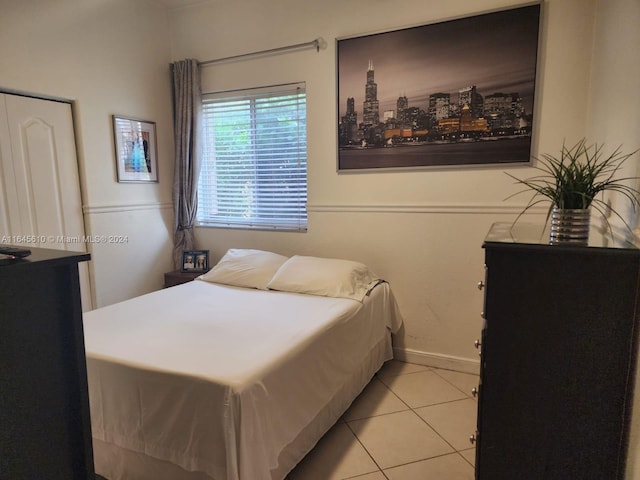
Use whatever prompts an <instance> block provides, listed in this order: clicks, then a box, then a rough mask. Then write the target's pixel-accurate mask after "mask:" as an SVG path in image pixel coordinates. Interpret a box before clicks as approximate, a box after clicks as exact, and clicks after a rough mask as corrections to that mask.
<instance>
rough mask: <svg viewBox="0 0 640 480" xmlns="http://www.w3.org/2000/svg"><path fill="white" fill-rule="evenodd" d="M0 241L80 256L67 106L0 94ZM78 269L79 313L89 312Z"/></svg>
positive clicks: (85, 278) (86, 287)
mask: <svg viewBox="0 0 640 480" xmlns="http://www.w3.org/2000/svg"><path fill="white" fill-rule="evenodd" d="M0 182H1V183H0V187H1V189H2V191H1V192H0V228H1V229H2V231H0V237H2V236H4V237H5V239H9V240H11V242H10V243H13V244H19V245H25V246H32V247H41V248H50V249H55V250H69V251H74V252H86V251H87V245H86V243H85V242H84V237H85V231H84V220H83V215H82V198H81V195H80V180H79V176H78V161H77V157H76V147H75V137H74V130H73V117H72V114H71V105H70V104H69V103H65V102H57V101H51V100H43V99H37V98H30V97H23V96H19V95H9V94H0ZM79 266H80V285H81V289H82V305H83V309H84V310H85V311H86V310H90V309H91V308H92V302H91V289H90V284H89V271H88V265H87V263H86V262H82V263H80V264H79Z"/></svg>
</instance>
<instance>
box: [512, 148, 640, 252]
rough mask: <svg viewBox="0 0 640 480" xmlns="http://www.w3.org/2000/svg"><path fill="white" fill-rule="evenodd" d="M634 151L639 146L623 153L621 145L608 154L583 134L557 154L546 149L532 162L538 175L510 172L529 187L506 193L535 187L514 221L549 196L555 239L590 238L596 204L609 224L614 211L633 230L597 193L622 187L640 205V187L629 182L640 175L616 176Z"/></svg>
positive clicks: (572, 241) (582, 239)
mask: <svg viewBox="0 0 640 480" xmlns="http://www.w3.org/2000/svg"><path fill="white" fill-rule="evenodd" d="M636 152H638V150H635V151H633V152H631V153H626V154H625V153H622V152H621V147H618V148H616V149H615V150H614V151H613V153H611V154H609V155H605V154H604V152H603V145H598V144H596V143H594V144H592V145H587V142H586V139H582V140H580V141H579V142H578V143H576V144H575V145H574V146H573V147H567V146H566V145H565V144H564V143H563V144H562V149H561V150H560V155H559V156H554V155H550V154H543V155H542V157H541V158H537V159H536V160H537V165H535V167H534V168H536V169H537V170H539V171H540V172H541V174H540V175H536V176H534V177H531V178H528V179H524V180H521V179H519V178H516V177H515V176H513V175H511V174H510V173H507V175H509V176H510V177H511V178H513V179H514V180H516V182H517V183H520V184H522V185H524V186H526V187H527V188H526V189H525V190H522V191H520V192H516V193H515V194H513V195H510V196H509V197H508V198H511V197H513V196H514V195H519V194H521V193H525V192H531V191H533V196H532V197H531V200H529V203H528V204H527V206H526V207H525V208H524V210H523V211H522V212H521V213H520V214H519V215H518V217H517V218H516V221H518V219H519V218H520V216H522V215H523V214H524V213H525V212H526V211H527V210H529V209H530V208H531V207H533V206H534V205H538V204H539V203H541V202H550V205H549V210H548V212H547V218H546V221H545V227H546V225H547V223H548V222H549V218H551V234H550V235H551V236H550V241H551V243H565V242H568V243H579V244H586V243H587V241H588V236H589V224H590V218H591V209H592V208H593V209H594V210H596V211H597V212H598V213H600V214H601V215H602V217H603V218H604V219H605V221H606V222H607V225H608V224H609V222H608V221H607V213H608V212H609V211H611V212H612V213H613V214H614V215H616V216H617V217H618V218H619V219H620V220H622V222H623V223H624V224H625V226H626V227H627V228H628V229H629V231H631V227H629V225H628V224H627V222H626V221H625V219H624V218H622V216H621V215H620V214H619V213H618V212H617V211H615V210H614V209H611V207H610V205H608V204H607V203H605V201H604V200H603V199H602V198H598V194H600V193H602V192H605V191H612V192H619V193H621V194H622V195H624V196H625V197H626V198H627V199H628V200H629V201H630V202H631V204H632V205H633V207H634V209H635V208H636V207H638V206H640V192H639V191H638V190H636V189H635V188H633V187H631V186H629V185H627V184H625V182H627V181H629V180H635V179H637V178H638V177H622V178H617V177H616V175H617V174H618V173H619V171H620V168H621V167H622V166H623V164H624V163H625V162H626V161H627V160H628V159H629V157H631V156H632V155H634V154H635V153H636ZM609 229H610V230H611V226H610V225H609Z"/></svg>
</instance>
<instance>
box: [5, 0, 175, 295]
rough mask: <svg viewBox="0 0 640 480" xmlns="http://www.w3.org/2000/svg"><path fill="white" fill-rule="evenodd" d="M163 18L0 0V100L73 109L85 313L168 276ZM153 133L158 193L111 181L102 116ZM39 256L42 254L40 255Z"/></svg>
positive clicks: (107, 0)
mask: <svg viewBox="0 0 640 480" xmlns="http://www.w3.org/2000/svg"><path fill="white" fill-rule="evenodd" d="M167 30H168V19H167V14H166V10H165V9H163V8H159V7H157V6H156V5H155V4H154V3H152V2H150V1H147V0H137V1H129V0H56V1H51V0H21V1H20V2H17V1H12V0H0V90H2V89H5V90H13V91H19V92H26V93H31V94H38V95H45V96H53V97H58V98H63V99H68V100H71V101H73V111H74V118H75V124H76V137H77V144H78V157H79V166H80V176H81V184H82V185H81V186H82V192H83V206H84V211H85V223H86V227H87V232H86V233H87V235H92V236H97V235H120V236H124V237H126V238H127V239H128V241H127V242H126V243H117V244H108V243H107V244H92V245H89V251H90V252H91V254H92V262H91V271H92V280H93V286H94V296H95V299H94V304H95V305H96V306H102V305H106V304H109V303H113V302H115V301H118V300H122V299H124V298H129V297H132V296H135V295H138V294H141V293H145V292H148V291H151V290H155V289H158V288H160V287H161V286H162V280H163V279H162V274H163V272H165V271H167V270H170V269H172V268H171V237H170V235H168V233H169V232H170V230H171V228H172V227H171V225H172V222H173V210H172V208H171V185H172V182H173V170H172V162H173V160H172V157H173V127H172V114H171V94H170V77H169V69H168V63H169V40H168V36H167ZM113 114H118V115H123V116H129V117H136V118H142V119H145V120H150V121H155V122H156V123H157V125H156V128H157V139H158V161H159V177H160V183H158V184H121V183H117V181H116V171H115V157H114V147H113V133H112V126H111V122H112V121H111V115H113ZM43 246H44V245H43Z"/></svg>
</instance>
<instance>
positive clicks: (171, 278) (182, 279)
mask: <svg viewBox="0 0 640 480" xmlns="http://www.w3.org/2000/svg"><path fill="white" fill-rule="evenodd" d="M204 273H205V272H181V271H180V270H174V271H173V272H167V273H165V274H164V288H169V287H173V286H174V285H180V284H181V283H187V282H190V281H191V280H193V279H194V278H196V277H199V276H200V275H202V274H204Z"/></svg>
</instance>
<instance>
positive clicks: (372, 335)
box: [84, 281, 401, 480]
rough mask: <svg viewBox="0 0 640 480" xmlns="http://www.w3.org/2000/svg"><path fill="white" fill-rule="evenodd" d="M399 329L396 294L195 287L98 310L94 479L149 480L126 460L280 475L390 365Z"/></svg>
mask: <svg viewBox="0 0 640 480" xmlns="http://www.w3.org/2000/svg"><path fill="white" fill-rule="evenodd" d="M400 322H401V318H400V315H399V313H398V311H397V306H396V303H395V301H394V299H393V295H392V294H391V291H390V289H389V286H388V285H387V284H381V285H379V286H378V287H376V288H375V289H374V290H373V291H372V293H371V295H370V296H369V297H367V298H366V299H365V301H364V302H363V303H360V302H358V301H355V300H350V299H343V298H331V297H320V296H312V295H304V294H295V293H284V292H274V291H260V290H255V289H247V288H239V287H229V286H223V285H219V284H211V283H206V282H202V281H195V282H190V283H187V284H183V285H180V286H177V287H172V288H169V289H165V290H162V291H159V292H154V293H151V294H148V295H144V296H142V297H138V298H134V299H131V300H128V301H125V302H122V303H119V304H115V305H112V306H108V307H104V308H101V309H98V310H94V311H92V312H88V313H86V314H85V316H84V332H85V348H86V352H87V369H88V380H89V398H90V403H91V423H92V431H93V436H94V439H95V445H94V449H95V450H96V470H97V472H98V473H100V474H102V475H104V476H106V477H107V478H109V480H117V479H119V478H123V479H124V478H127V479H130V478H145V477H144V476H140V477H137V476H134V475H131V474H130V473H127V472H126V469H127V468H128V467H127V462H126V461H124V460H122V461H121V462H118V461H116V459H115V458H114V452H115V455H116V456H117V455H122V456H123V458H124V456H129V457H131V458H135V456H136V455H137V456H138V457H141V456H144V457H146V458H147V459H154V460H157V461H159V462H161V465H162V464H164V465H166V466H167V467H168V466H169V464H171V467H172V468H173V467H177V468H179V469H180V471H184V473H188V472H202V473H201V474H200V475H202V476H198V478H213V479H215V480H238V479H241V480H262V479H272V478H282V476H284V474H286V473H287V471H288V469H290V468H291V467H293V466H294V465H295V463H296V462H297V461H299V460H300V459H301V458H302V456H304V454H305V453H306V452H307V451H308V450H309V449H310V448H312V446H313V444H314V443H315V442H316V441H317V440H318V439H319V438H320V436H321V435H322V433H324V431H326V430H327V429H328V428H329V427H330V426H331V425H332V424H333V423H334V422H335V421H336V420H337V418H339V416H340V415H341V414H342V413H343V411H344V409H345V408H346V407H348V405H349V403H350V402H351V401H352V400H353V399H354V398H355V396H356V395H357V394H358V393H359V392H360V390H361V389H362V388H363V387H364V385H366V383H367V382H368V381H369V379H370V378H371V375H373V373H374V372H375V371H376V370H377V369H378V368H379V367H380V366H381V363H382V362H383V361H384V360H388V359H390V358H391V357H392V351H391V340H390V333H389V332H390V331H393V332H395V331H397V329H398V328H399V327H400ZM100 449H105V452H106V451H108V452H109V455H101V452H100ZM108 456H110V458H109V461H100V459H101V458H102V459H105V458H107V457H108ZM136 475H144V474H140V473H137V474H136ZM172 476H174V475H173V474H172ZM147 478H151V477H147ZM170 478H171V477H170ZM185 478H186V477H185Z"/></svg>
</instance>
